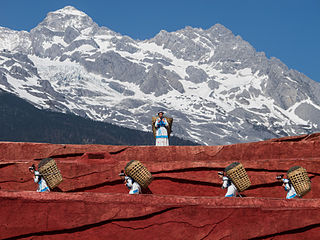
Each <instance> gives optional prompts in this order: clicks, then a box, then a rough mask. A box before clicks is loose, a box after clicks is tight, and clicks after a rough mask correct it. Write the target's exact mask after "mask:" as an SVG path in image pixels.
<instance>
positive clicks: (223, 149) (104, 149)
mask: <svg viewBox="0 0 320 240" xmlns="http://www.w3.org/2000/svg"><path fill="white" fill-rule="evenodd" d="M319 136H320V134H313V135H304V136H299V137H291V138H282V139H272V140H269V141H264V142H257V143H246V144H236V145H228V146H192V147H177V146H170V147H154V146H137V147H133V146H103V145H55V144H41V143H39V144H36V143H7V142H0V204H1V205H0V206H1V207H0V238H10V237H13V238H27V239H28V238H30V239H31V238H32V239H37V238H44V239H48V238H49V239H50V238H52V239H57V238H59V239H118V238H119V239H120V238H121V239H131V238H132V237H138V238H139V236H140V237H141V236H143V237H144V238H145V239H157V238H158V239H202V238H203V239H205V237H206V236H207V237H206V239H222V238H223V239H250V238H255V237H260V238H261V239H265V238H273V239H318V237H317V236H319V235H320V219H319V218H320V217H319V216H320V214H319V211H320V189H319V188H320V137H319ZM45 157H54V158H55V160H56V162H57V165H58V167H59V169H60V170H61V173H62V175H63V179H64V180H63V182H62V183H61V184H60V186H59V188H60V191H62V192H63V193H53V192H51V193H48V194H47V193H36V192H34V191H35V189H36V188H37V186H36V184H35V183H33V180H32V175H31V174H30V173H29V172H28V167H29V166H31V164H32V163H35V164H36V165H37V164H38V162H39V161H40V159H41V158H45ZM133 159H137V160H139V161H141V162H142V163H143V164H144V165H145V166H146V167H147V168H148V169H149V170H150V171H151V172H152V174H153V176H154V181H153V182H152V183H151V185H150V187H149V191H148V192H147V193H149V194H148V195H140V196H128V194H127V189H126V188H125V187H124V186H123V183H122V182H121V180H120V178H119V176H118V174H119V172H120V170H121V169H122V168H123V167H124V166H125V164H126V163H127V162H128V161H130V160H133ZM234 161H239V162H241V163H242V164H243V165H244V167H245V168H246V170H247V172H248V175H249V177H250V179H251V182H252V186H251V187H250V188H249V189H248V190H246V191H245V192H244V193H243V195H244V196H245V197H244V198H235V199H225V198H223V196H224V194H225V190H222V189H221V188H220V187H221V180H220V179H219V178H218V177H217V172H218V171H221V170H223V169H224V167H226V166H227V165H228V164H230V163H232V162H234ZM295 165H300V166H303V167H304V168H306V169H307V171H308V173H309V176H310V178H311V179H312V190H311V192H309V193H308V194H307V195H306V196H305V197H304V198H303V199H294V200H284V198H285V196H286V192H285V191H284V190H283V188H282V187H281V184H280V183H279V182H277V181H276V180H275V176H276V175H278V174H285V173H286V171H287V170H288V169H289V168H290V167H291V166H295ZM30 191H32V192H30ZM151 193H152V194H151Z"/></svg>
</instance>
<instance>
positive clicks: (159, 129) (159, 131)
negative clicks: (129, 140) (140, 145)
mask: <svg viewBox="0 0 320 240" xmlns="http://www.w3.org/2000/svg"><path fill="white" fill-rule="evenodd" d="M167 126H169V124H168V121H167V119H166V118H162V119H160V118H157V120H156V123H155V127H156V146H169V138H168V131H167V128H166V127H167Z"/></svg>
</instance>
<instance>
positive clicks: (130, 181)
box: [125, 177, 132, 188]
mask: <svg viewBox="0 0 320 240" xmlns="http://www.w3.org/2000/svg"><path fill="white" fill-rule="evenodd" d="M125 180H126V182H127V183H126V186H127V187H128V188H132V179H131V177H125Z"/></svg>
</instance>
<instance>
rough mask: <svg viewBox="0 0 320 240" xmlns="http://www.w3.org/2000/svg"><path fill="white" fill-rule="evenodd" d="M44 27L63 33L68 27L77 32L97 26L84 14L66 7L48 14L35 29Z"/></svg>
mask: <svg viewBox="0 0 320 240" xmlns="http://www.w3.org/2000/svg"><path fill="white" fill-rule="evenodd" d="M42 27H46V28H48V29H49V30H51V31H55V32H63V31H65V30H66V29H67V28H68V27H72V28H74V29H76V30H78V31H81V30H83V29H86V28H88V27H97V24H96V23H94V22H93V20H92V19H91V18H90V17H89V16H88V15H87V14H85V13H84V12H81V11H79V10H77V9H76V8H74V7H72V6H66V7H64V8H62V9H59V10H57V11H54V12H50V13H48V15H47V17H46V18H45V19H44V20H43V21H42V22H41V23H40V24H39V25H38V26H37V27H36V29H38V28H42Z"/></svg>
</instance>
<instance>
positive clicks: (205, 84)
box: [0, 6, 320, 144]
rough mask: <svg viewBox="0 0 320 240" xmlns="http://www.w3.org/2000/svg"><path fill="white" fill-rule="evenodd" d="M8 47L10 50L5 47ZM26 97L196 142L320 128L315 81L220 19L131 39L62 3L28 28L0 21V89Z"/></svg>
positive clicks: (318, 86)
mask: <svg viewBox="0 0 320 240" xmlns="http://www.w3.org/2000/svg"><path fill="white" fill-rule="evenodd" d="M7 50H10V51H12V52H10V51H7ZM1 88H2V89H4V90H6V91H9V92H12V93H15V94H17V95H19V96H20V97H23V98H25V99H27V100H29V101H30V102H32V103H33V104H34V105H36V106H38V107H41V108H49V109H52V110H56V111H62V112H72V113H75V114H77V115H80V116H85V117H89V118H91V119H94V120H100V121H107V122H111V123H114V124H117V125H121V126H125V127H131V128H137V129H141V130H146V131H147V130H151V129H150V120H151V117H152V116H154V114H155V113H156V112H157V111H158V110H159V109H165V110H166V112H167V113H168V115H170V116H172V117H174V119H175V120H174V134H176V135H178V136H180V137H183V138H186V139H189V140H192V141H197V142H198V143H203V144H228V143H236V142H245V141H258V140H262V139H267V138H274V137H280V136H286V135H294V134H303V133H310V132H312V131H315V130H318V131H319V130H320V84H319V83H317V82H314V81H312V80H311V79H309V78H308V77H306V76H304V75H303V74H301V73H299V72H297V71H295V70H291V69H288V67H287V66H286V65H285V64H284V63H282V62H281V61H280V60H278V59H276V58H271V59H268V58H267V57H266V56H265V54H264V53H262V52H256V50H255V49H254V48H253V46H251V45H250V44H249V43H248V42H246V41H245V40H243V39H242V38H241V37H240V36H235V35H234V34H233V33H232V32H231V31H230V30H229V29H227V28H226V27H224V26H223V25H221V24H215V25H214V26H212V27H211V28H209V29H206V30H204V29H202V28H192V27H185V28H183V29H181V30H178V31H175V32H167V31H165V30H162V31H160V32H159V33H158V34H157V35H156V36H155V37H154V38H152V39H149V40H145V41H136V40H134V39H131V38H130V37H127V36H122V35H121V34H118V33H115V32H113V31H111V30H109V29H108V28H106V27H99V26H98V25H97V24H96V23H94V22H93V21H92V19H91V18H90V17H89V16H87V15H86V14H85V13H83V12H81V11H79V10H77V9H75V8H74V7H71V6H67V7H65V8H63V9H60V10H57V11H55V12H51V13H49V14H48V15H47V17H46V18H45V19H44V21H43V22H42V23H40V24H39V25H38V26H37V27H36V28H34V29H32V30H31V31H30V33H28V32H23V31H20V32H19V31H12V30H10V29H6V28H0V89H1Z"/></svg>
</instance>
